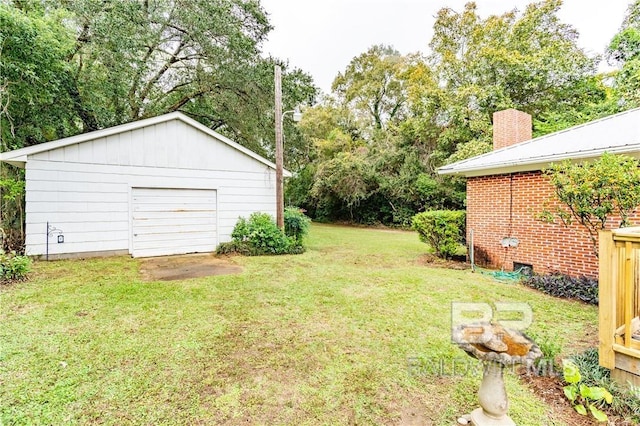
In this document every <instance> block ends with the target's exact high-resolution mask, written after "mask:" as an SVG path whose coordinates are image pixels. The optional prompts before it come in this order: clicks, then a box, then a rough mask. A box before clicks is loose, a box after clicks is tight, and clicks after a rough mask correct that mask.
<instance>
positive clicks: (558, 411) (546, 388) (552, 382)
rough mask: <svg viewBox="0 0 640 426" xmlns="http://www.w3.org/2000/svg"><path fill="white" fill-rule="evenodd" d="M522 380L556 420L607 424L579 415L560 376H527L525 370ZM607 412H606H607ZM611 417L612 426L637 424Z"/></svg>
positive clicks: (573, 425)
mask: <svg viewBox="0 0 640 426" xmlns="http://www.w3.org/2000/svg"><path fill="white" fill-rule="evenodd" d="M520 379H521V380H522V381H523V382H524V383H526V384H527V385H528V386H529V388H530V389H531V390H532V391H533V392H534V393H535V394H536V395H537V396H538V397H539V398H540V399H542V400H543V401H544V402H545V404H547V405H548V406H549V408H550V411H551V413H552V414H551V416H552V417H553V418H554V419H555V420H560V421H562V422H564V423H566V424H567V425H569V426H593V425H603V424H605V423H599V422H597V421H596V420H595V419H594V418H592V417H587V416H582V415H580V414H578V413H577V412H576V411H575V410H574V409H573V407H572V406H571V404H570V403H569V400H567V397H566V396H565V395H564V391H563V387H564V384H563V383H562V380H561V379H560V377H558V376H551V377H550V376H538V375H530V374H526V372H525V370H524V369H523V370H522V371H521V373H520ZM605 412H606V410H605ZM607 415H608V416H609V422H608V423H607V424H608V425H610V426H633V425H635V424H636V423H633V422H630V421H627V420H624V419H622V418H620V417H618V416H615V415H613V414H611V413H607Z"/></svg>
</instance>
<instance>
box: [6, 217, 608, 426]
mask: <svg viewBox="0 0 640 426" xmlns="http://www.w3.org/2000/svg"><path fill="white" fill-rule="evenodd" d="M425 249H426V245H424V244H423V243H420V242H419V241H418V238H417V236H416V235H415V234H414V233H409V232H399V231H385V230H371V229H358V228H348V227H338V226H329V225H317V224H314V225H313V227H312V231H311V236H310V239H309V250H308V252H307V253H305V254H303V255H298V256H281V257H253V258H243V257H236V258H233V261H234V262H236V263H238V264H240V265H241V266H242V267H243V268H244V272H243V273H242V274H239V275H230V276H215V277H207V278H198V279H190V280H184V281H173V282H144V281H142V279H141V277H140V276H139V273H138V266H139V263H138V261H137V260H135V259H129V258H126V257H117V258H107V259H98V260H86V261H78V260H74V261H58V262H50V263H44V262H40V263H37V264H36V265H35V268H34V269H35V270H34V273H33V274H32V279H31V280H30V281H29V282H26V283H21V284H17V285H13V286H10V287H5V288H1V289H0V424H7V425H11V424H55V425H60V424H113V425H123V424H149V425H155V424H185V425H186V424H219V423H223V424H349V423H351V424H419V422H420V421H422V423H423V424H436V425H452V424H453V423H454V422H455V418H456V416H459V415H461V414H464V413H466V412H469V411H470V410H471V409H472V408H474V407H475V405H476V396H475V393H476V390H477V386H478V384H479V379H480V376H479V375H478V374H472V373H473V371H474V370H473V369H471V373H470V374H467V375H462V374H459V373H460V372H461V371H462V369H461V368H460V365H461V364H462V363H464V362H466V361H467V357H466V355H464V353H463V352H462V351H461V350H460V349H458V348H457V347H455V346H454V345H452V344H451V341H450V332H449V329H450V316H451V312H450V311H451V305H450V304H451V302H453V301H456V302H472V301H473V302H489V303H492V302H511V301H517V302H528V303H530V304H531V306H532V308H533V312H534V323H533V325H532V327H531V329H530V331H531V332H532V333H533V334H535V335H536V336H542V338H544V337H545V336H547V337H546V338H547V339H550V340H552V341H554V342H560V343H562V345H563V348H564V349H565V353H570V352H571V351H572V350H573V349H571V348H574V347H576V344H577V343H576V342H577V341H578V340H580V339H582V338H583V336H584V333H585V331H584V330H593V329H594V327H595V326H596V323H597V310H596V309H595V308H594V307H588V306H586V305H583V304H580V303H576V302H569V301H562V300H557V299H553V298H551V297H548V296H545V295H542V294H538V293H536V292H534V291H532V290H529V289H526V288H524V287H522V286H518V285H515V284H504V283H498V282H496V281H493V280H492V279H490V278H487V277H485V276H482V275H478V274H472V273H471V272H469V271H454V270H447V269H430V268H427V267H425V266H423V265H421V264H420V263H419V261H418V260H419V258H420V256H421V255H422V254H423V253H424V252H425ZM578 345H579V344H578ZM409 358H410V359H412V360H414V361H412V362H415V360H416V359H417V360H418V361H419V362H420V363H421V365H422V366H423V367H424V368H423V369H421V370H420V371H419V372H418V374H415V372H414V374H410V372H409V369H408V359H409ZM440 361H442V363H443V364H442V365H443V371H442V373H444V374H439V372H438V371H437V370H438V369H437V368H434V366H435V365H438V363H439V362H440ZM453 364H456V365H457V368H456V373H458V374H452V373H453V372H454V371H453V368H452V367H451V365H453ZM465 365H466V364H465ZM470 365H471V366H472V367H473V366H475V364H473V363H472V364H470ZM427 367H428V368H427ZM507 387H508V392H509V395H510V403H511V410H510V414H511V417H512V418H513V419H514V420H515V422H516V423H517V424H518V425H542V424H545V425H550V424H561V423H557V422H554V421H553V420H552V419H551V418H550V417H549V412H548V411H547V408H546V407H545V406H544V405H543V404H542V403H541V402H540V400H538V399H537V398H536V397H535V396H534V395H533V394H532V393H531V392H530V391H529V390H528V388H527V387H526V386H525V385H524V384H522V383H521V382H520V380H519V379H518V378H516V376H515V375H514V374H512V373H508V374H507ZM412 421H416V422H418V423H411V422H412Z"/></svg>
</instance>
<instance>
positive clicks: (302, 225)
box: [284, 207, 311, 243]
mask: <svg viewBox="0 0 640 426" xmlns="http://www.w3.org/2000/svg"><path fill="white" fill-rule="evenodd" d="M310 226H311V219H309V218H308V217H307V216H305V214H304V213H302V210H301V209H300V208H299V207H287V208H286V209H284V233H285V235H286V236H287V237H290V238H293V239H295V240H296V241H297V242H300V243H302V240H304V237H306V236H307V234H308V233H309V227H310Z"/></svg>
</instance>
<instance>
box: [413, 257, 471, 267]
mask: <svg viewBox="0 0 640 426" xmlns="http://www.w3.org/2000/svg"><path fill="white" fill-rule="evenodd" d="M417 263H418V265H422V266H429V267H431V268H446V269H456V270H460V271H462V270H465V269H470V268H471V265H469V264H468V263H467V262H465V261H462V260H456V259H451V260H445V259H441V258H439V257H437V256H435V255H433V254H429V253H427V254H423V255H422V256H420V257H419V258H418V260H417Z"/></svg>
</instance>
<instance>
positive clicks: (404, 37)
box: [261, 0, 632, 93]
mask: <svg viewBox="0 0 640 426" xmlns="http://www.w3.org/2000/svg"><path fill="white" fill-rule="evenodd" d="M468 1H469V0H369V1H367V0H261V4H262V6H263V7H264V9H265V10H266V11H267V13H268V14H269V19H270V22H271V24H272V25H273V26H274V27H275V28H274V30H273V31H272V32H271V33H270V34H269V39H268V41H267V42H266V43H265V44H264V45H263V51H264V53H265V54H271V55H272V56H274V57H277V58H280V59H284V60H288V61H289V64H290V66H291V67H297V68H300V69H302V70H303V71H306V72H307V73H309V74H311V75H312V76H313V78H314V80H315V83H316V85H318V86H319V87H320V88H321V89H322V90H323V91H324V92H326V93H328V92H329V91H330V89H331V83H332V81H333V79H334V78H335V77H336V75H337V74H338V73H339V72H342V71H344V69H345V68H346V67H347V65H348V64H349V62H350V61H351V59H353V58H354V57H355V56H358V55H359V54H361V53H363V52H365V51H366V50H367V49H369V47H371V46H373V45H375V44H386V45H391V46H393V47H395V48H396V49H397V50H398V51H400V53H402V54H407V53H414V52H423V53H427V48H428V44H429V41H430V40H431V37H432V36H433V23H434V22H435V16H436V14H437V12H438V10H440V9H441V8H443V7H450V8H452V9H454V10H455V11H458V12H460V11H462V10H463V9H464V5H465V3H467V2H468ZM531 2H532V0H476V5H477V6H478V13H479V14H480V16H482V17H483V18H484V17H487V16H490V15H495V14H502V13H504V12H507V11H510V10H512V9H514V8H517V9H518V10H520V11H523V10H524V9H525V7H526V5H527V4H529V3H531ZM630 3H632V0H606V1H605V0H564V2H563V6H562V8H561V9H560V12H559V16H560V18H561V19H562V20H563V22H565V23H568V24H571V25H573V26H574V27H575V28H576V29H577V30H578V32H579V33H580V38H579V40H578V44H579V46H580V47H582V48H583V49H585V51H587V52H588V53H591V54H599V53H603V52H604V50H605V48H606V46H607V45H608V44H609V41H611V39H612V38H613V36H614V35H615V34H616V33H617V32H618V30H619V29H620V25H621V24H622V20H623V18H624V15H625V12H626V10H627V7H628V6H629V4H630ZM602 67H606V65H605V64H603V65H602Z"/></svg>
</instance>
